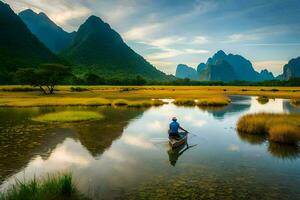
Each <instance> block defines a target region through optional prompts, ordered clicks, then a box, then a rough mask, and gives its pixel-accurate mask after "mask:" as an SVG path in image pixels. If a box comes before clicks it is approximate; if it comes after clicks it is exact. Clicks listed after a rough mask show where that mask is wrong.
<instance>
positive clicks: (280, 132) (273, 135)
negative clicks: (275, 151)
mask: <svg viewBox="0 0 300 200" xmlns="http://www.w3.org/2000/svg"><path fill="white" fill-rule="evenodd" d="M269 139H270V140H271V141H273V142H278V143H286V144H295V143H298V141H300V127H299V126H295V125H291V124H276V125H274V126H272V127H270V130H269Z"/></svg>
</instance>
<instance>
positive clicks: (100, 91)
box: [0, 86, 300, 107]
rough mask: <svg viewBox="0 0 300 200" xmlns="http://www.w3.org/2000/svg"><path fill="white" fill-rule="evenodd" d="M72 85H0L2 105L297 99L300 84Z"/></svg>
mask: <svg viewBox="0 0 300 200" xmlns="http://www.w3.org/2000/svg"><path fill="white" fill-rule="evenodd" d="M72 87H75V86H58V87H57V91H56V93H55V94H54V95H43V94H41V93H40V92H39V91H35V90H34V89H32V88H31V89H32V90H31V89H30V87H29V86H0V107H38V106H105V105H112V103H113V101H115V100H117V99H123V100H126V101H128V102H132V105H134V104H135V103H134V102H147V101H150V100H151V99H163V98H166V99H169V98H171V99H178V98H186V99H206V98H209V99H211V98H220V97H222V96H228V95H251V96H265V97H268V98H286V99H294V102H295V100H297V99H300V87H257V86H255V87H254V86H249V87H241V86H81V87H80V88H81V89H80V90H78V91H75V92H74V90H72V89H71V88H72ZM14 88H18V89H20V88H25V90H26V91H27V92H25V91H15V89H14ZM3 89H4V90H5V91H3ZM129 104H130V103H129ZM144 104H145V105H146V103H144ZM137 107H138V106H137Z"/></svg>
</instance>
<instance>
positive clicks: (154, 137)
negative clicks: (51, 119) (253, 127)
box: [0, 96, 300, 199]
mask: <svg viewBox="0 0 300 200" xmlns="http://www.w3.org/2000/svg"><path fill="white" fill-rule="evenodd" d="M256 98H257V97H241V96H234V97H232V104H231V105H230V106H228V107H226V108H224V109H223V108H222V110H201V109H199V108H198V107H188V108H187V107H177V106H175V105H173V104H166V105H163V106H162V107H158V108H149V109H147V110H143V109H115V108H108V107H107V108H105V107H103V108H97V107H95V108H85V107H76V108H30V109H20V110H19V109H10V108H5V109H0V117H1V121H0V127H1V128H0V142H1V146H0V158H1V160H0V176H1V180H2V181H3V180H5V181H4V182H3V184H2V186H1V188H2V189H5V188H7V187H8V186H9V184H11V183H13V182H14V180H15V178H20V179H23V177H26V178H27V179H30V178H32V177H34V176H43V175H46V174H47V173H55V172H61V171H71V172H72V173H73V174H74V178H75V180H76V181H77V184H78V187H79V189H80V190H81V191H82V192H84V193H86V194H88V195H89V196H90V197H92V198H94V199H132V198H133V197H135V199H142V198H143V197H149V198H150V197H153V198H154V199H155V198H156V199H158V198H163V197H165V196H164V195H167V196H168V195H171V196H172V197H182V198H189V197H190V198H193V197H194V199H197V198H198V197H199V196H201V195H203V198H207V199H209V198H210V199H228V198H230V199H251V198H253V199H255V198H256V199H267V198H269V195H267V194H272V195H271V196H270V198H271V199H298V197H299V196H300V194H299V189H298V187H297V186H299V184H300V172H299V168H300V158H299V147H290V146H289V147H287V146H278V145H276V144H273V143H268V142H266V138H265V137H261V136H253V135H245V134H240V133H239V134H237V133H236V130H235V125H236V122H237V120H238V119H239V117H241V116H242V115H244V114H247V113H253V112H261V111H264V112H266V111H267V112H299V109H297V108H294V107H289V105H288V104H287V103H288V101H287V100H282V99H275V100H270V101H269V102H268V103H267V104H265V105H260V104H259V103H258V102H257V100H256ZM65 109H72V110H73V109H79V110H86V109H87V110H89V109H91V110H95V111H98V112H101V113H102V114H103V115H104V116H105V118H104V119H103V120H102V121H97V122H83V123H75V124H74V123H73V124H72V123H71V124H60V125H59V124H58V125H47V124H42V123H36V122H32V121H30V118H31V117H32V116H36V115H39V114H40V113H46V112H53V111H60V110H65ZM173 116H177V118H178V119H179V123H180V124H181V125H182V126H183V127H184V128H186V129H188V130H189V132H191V133H192V134H191V136H190V137H189V138H188V142H189V144H197V145H196V146H193V147H192V148H191V146H189V147H187V146H183V147H181V148H179V149H175V150H170V147H169V145H168V135H167V130H168V124H169V122H170V119H171V118H172V117H173ZM2 119H3V120H2ZM166 152H167V153H166ZM285 159H288V162H289V163H288V165H287V164H286V163H285ZM279 160H280V162H278V161H279ZM282 161H283V162H282ZM237 183H239V184H237ZM265 185H268V187H267V188H266V187H265ZM170 188H171V189H170ZM173 188H176V190H175V189H174V190H173ZM193 195H194V196H193Z"/></svg>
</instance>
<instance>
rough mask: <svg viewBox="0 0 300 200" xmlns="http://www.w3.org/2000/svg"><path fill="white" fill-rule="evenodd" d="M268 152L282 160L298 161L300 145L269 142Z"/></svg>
mask: <svg viewBox="0 0 300 200" xmlns="http://www.w3.org/2000/svg"><path fill="white" fill-rule="evenodd" d="M268 152H270V153H271V154H272V155H273V156H275V157H278V158H280V159H297V158H299V156H300V147H299V145H287V144H278V143H274V142H269V146H268Z"/></svg>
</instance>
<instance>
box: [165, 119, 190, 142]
mask: <svg viewBox="0 0 300 200" xmlns="http://www.w3.org/2000/svg"><path fill="white" fill-rule="evenodd" d="M179 130H183V131H184V132H186V133H188V131H187V130H185V129H184V128H182V127H181V126H180V124H179V123H178V122H177V118H176V117H173V118H172V122H171V123H170V126H169V136H170V137H175V138H180V135H179V132H178V131H179Z"/></svg>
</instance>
